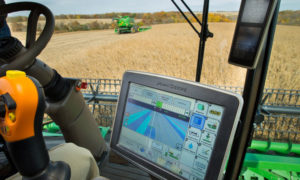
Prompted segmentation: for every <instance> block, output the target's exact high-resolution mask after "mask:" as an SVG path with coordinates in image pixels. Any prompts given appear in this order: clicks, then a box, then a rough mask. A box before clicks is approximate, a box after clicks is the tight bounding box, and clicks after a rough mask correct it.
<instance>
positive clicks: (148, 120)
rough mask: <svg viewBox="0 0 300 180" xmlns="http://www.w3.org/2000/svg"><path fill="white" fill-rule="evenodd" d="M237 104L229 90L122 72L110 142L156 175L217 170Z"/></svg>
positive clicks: (204, 174) (214, 173)
mask: <svg viewBox="0 0 300 180" xmlns="http://www.w3.org/2000/svg"><path fill="white" fill-rule="evenodd" d="M241 106H242V98H241V97H240V96H239V95H237V94H233V93H231V92H226V91H223V90H219V89H216V88H213V87H207V86H203V85H199V84H197V83H193V82H189V81H183V80H178V79H174V78H169V77H164V76H159V75H153V74H147V73H140V72H127V73H125V75H124V77H123V82H122V89H121V94H120V97H119V102H118V108H117V114H116V119H115V122H114V126H113V133H112V139H111V148H112V150H114V151H116V152H117V153H118V154H119V155H121V156H123V157H124V158H126V159H127V160H129V161H130V162H132V163H134V164H135V165H137V166H139V167H141V168H143V169H145V170H146V171H148V172H149V173H151V174H153V175H154V176H157V177H158V178H161V179H174V178H176V179H216V178H219V177H220V176H222V172H223V170H224V162H225V160H226V152H227V150H228V148H229V147H230V144H231V140H232V137H233V134H234V132H235V128H236V123H237V120H238V117H239V114H240V110H241Z"/></svg>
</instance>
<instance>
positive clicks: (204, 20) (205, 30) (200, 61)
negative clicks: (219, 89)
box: [171, 0, 214, 82]
mask: <svg viewBox="0 0 300 180" xmlns="http://www.w3.org/2000/svg"><path fill="white" fill-rule="evenodd" d="M171 1H172V3H173V4H174V5H175V7H176V8H177V9H178V10H179V12H180V13H181V14H182V16H183V17H184V19H185V20H186V21H187V22H188V23H189V24H190V26H191V27H192V28H193V30H194V31H195V32H196V33H197V35H198V36H199V38H200V43H199V52H198V63H197V72H196V79H195V81H196V82H200V78H201V71H202V64H203V57H204V50H205V42H206V40H207V38H209V37H210V38H212V37H213V36H214V34H213V33H211V32H210V31H209V30H208V24H207V18H208V9H209V0H204V5H203V14H202V23H201V22H200V20H199V19H198V17H197V16H196V15H195V13H194V12H193V11H192V10H191V8H190V7H189V6H188V5H187V4H186V3H185V1H184V0H181V2H182V4H183V5H184V6H185V7H186V8H187V9H188V11H189V12H190V13H191V14H192V16H193V17H194V18H195V19H196V21H197V22H198V24H199V25H200V26H201V32H199V31H198V30H197V29H196V28H195V26H194V25H193V24H192V23H191V21H190V20H189V19H188V17H187V16H186V15H185V14H184V12H183V11H182V10H181V8H180V7H179V6H178V5H177V3H176V2H175V1H174V0H171Z"/></svg>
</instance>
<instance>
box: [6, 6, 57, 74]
mask: <svg viewBox="0 0 300 180" xmlns="http://www.w3.org/2000/svg"><path fill="white" fill-rule="evenodd" d="M18 11H30V14H29V18H28V24H27V35H26V46H25V48H24V49H25V52H24V54H22V56H17V57H16V58H15V59H14V60H13V61H11V62H10V63H9V64H3V65H1V66H0V77H1V76H4V75H5V72H6V71H7V70H11V69H14V70H24V69H26V68H28V67H30V66H31V65H32V64H33V63H34V61H35V58H36V57H37V56H38V55H39V54H40V53H41V51H42V50H43V49H44V48H45V47H46V45H47V43H48V42H49V40H50V39H51V37H52V34H53V31H54V27H55V22H54V17H53V14H52V13H51V11H50V10H49V9H48V8H47V7H45V6H44V5H42V4H39V3H34V2H18V3H10V4H5V5H0V15H4V14H8V13H12V12H18ZM41 14H42V15H44V16H45V18H46V23H45V27H44V29H43V31H42V33H41V34H40V36H39V37H38V38H37V39H36V29H37V22H38V19H39V16H40V15H41Z"/></svg>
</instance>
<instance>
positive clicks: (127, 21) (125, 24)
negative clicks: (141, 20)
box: [113, 16, 151, 34]
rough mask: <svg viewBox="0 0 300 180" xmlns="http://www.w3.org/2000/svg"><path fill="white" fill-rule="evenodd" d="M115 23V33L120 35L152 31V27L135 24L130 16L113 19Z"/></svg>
mask: <svg viewBox="0 0 300 180" xmlns="http://www.w3.org/2000/svg"><path fill="white" fill-rule="evenodd" d="M113 21H116V23H117V25H116V28H115V33H118V34H122V33H136V32H142V31H147V30H149V29H151V26H149V27H140V26H139V25H138V24H137V23H135V22H134V18H131V17H129V16H120V17H119V18H113Z"/></svg>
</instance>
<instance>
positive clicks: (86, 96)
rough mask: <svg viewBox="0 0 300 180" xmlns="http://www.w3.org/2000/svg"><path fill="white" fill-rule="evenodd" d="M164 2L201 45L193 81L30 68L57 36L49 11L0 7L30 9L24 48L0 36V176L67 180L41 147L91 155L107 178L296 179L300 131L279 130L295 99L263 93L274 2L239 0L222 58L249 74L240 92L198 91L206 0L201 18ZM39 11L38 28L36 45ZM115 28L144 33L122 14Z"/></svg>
mask: <svg viewBox="0 0 300 180" xmlns="http://www.w3.org/2000/svg"><path fill="white" fill-rule="evenodd" d="M170 3H173V4H174V5H175V7H176V8H177V9H178V10H179V12H180V13H181V14H182V16H183V17H184V18H185V20H186V21H187V22H188V24H189V25H190V26H191V28H192V29H193V30H194V31H195V32H196V33H197V36H198V37H199V51H198V61H197V67H195V69H196V76H195V81H188V80H184V79H178V78H174V77H170V76H164V75H159V74H154V73H152V72H140V71H126V72H125V73H124V75H123V79H122V80H118V79H74V78H64V77H62V76H61V75H60V74H59V72H57V71H56V70H54V69H52V68H50V67H49V66H48V65H46V64H45V63H43V62H42V61H41V60H38V59H36V57H37V56H38V55H39V54H40V52H41V51H42V50H43V49H44V48H45V47H46V45H47V43H48V41H49V40H50V38H51V36H52V34H53V31H54V17H53V15H52V13H51V11H50V10H49V9H48V8H47V7H45V6H43V5H41V4H38V3H30V2H19V3H10V4H6V5H0V15H5V14H7V13H11V12H17V11H24V10H27V11H30V15H29V18H28V28H27V38H26V45H25V46H23V45H22V43H21V42H20V41H19V40H18V39H16V38H13V37H4V38H1V39H0V47H1V49H0V135H1V142H0V145H1V149H0V150H1V152H0V153H1V154H0V157H1V158H0V179H5V178H8V177H9V176H11V175H13V174H15V173H17V172H19V173H20V174H21V176H23V179H31V180H33V179H34V180H35V179H55V178H56V179H66V180H67V179H76V177H72V164H68V163H67V162H64V161H60V160H58V161H50V159H49V154H48V151H47V149H49V148H50V147H53V146H55V145H59V144H61V143H64V140H65V141H66V142H72V143H74V144H76V145H78V146H80V147H83V148H85V149H88V150H89V151H90V153H91V155H92V158H93V162H94V160H95V162H97V166H98V168H99V170H100V173H101V176H103V177H107V178H109V179H188V180H190V179H193V180H198V179H200V180H202V179H205V180H213V179H225V180H233V179H245V180H248V179H249V180H252V179H258V180H260V179H291V180H292V179H300V144H299V142H300V141H299V139H300V132H299V131H289V130H281V129H280V128H281V127H280V126H284V125H287V126H288V127H292V126H296V127H297V126H300V119H299V117H300V104H299V102H300V91H299V90H284V89H266V88H265V83H266V77H267V72H268V67H269V62H270V57H271V51H272V45H273V40H274V35H275V30H276V24H277V19H278V14H279V8H280V3H281V1H280V0H252V1H251V0H242V1H241V5H240V9H239V13H238V18H237V22H236V27H235V31H234V36H233V40H232V44H231V49H230V53H229V60H228V63H230V64H232V65H235V66H239V67H242V68H246V70H247V73H246V77H245V83H244V87H239V88H237V87H236V88H235V87H216V86H211V85H204V84H201V75H202V65H203V59H204V52H205V45H206V41H207V40H209V38H213V36H214V34H213V32H210V31H209V28H208V15H209V14H208V13H209V0H204V3H203V11H202V20H201V21H200V20H199V19H198V17H197V16H196V14H195V13H194V12H193V11H192V10H191V8H190V7H189V6H188V4H187V3H186V2H185V1H184V0H181V3H182V6H179V5H178V3H177V2H176V1H175V0H171V2H170ZM182 7H185V8H186V9H187V11H188V12H189V13H190V15H191V17H193V18H194V19H195V22H196V23H197V24H198V25H200V30H198V28H197V27H196V26H195V23H192V22H191V20H190V18H189V17H187V13H186V12H184V11H183V10H182ZM41 14H42V15H44V16H45V19H46V20H45V21H46V23H45V27H44V29H43V30H42V32H41V33H40V34H39V37H36V35H37V33H36V30H37V21H38V18H39V16H40V15H41ZM113 21H116V23H117V26H116V28H115V33H118V34H122V33H135V32H140V31H146V30H148V29H150V28H151V27H139V26H138V25H137V24H136V23H135V21H134V19H133V18H131V17H129V16H123V17H118V18H113ZM94 78H98V77H94ZM17 87H19V88H17ZM20 87H26V88H24V89H23V90H22V88H20ZM29 87H30V88H29ZM20 89H21V90H20ZM32 94H33V95H32ZM29 95H31V96H33V97H35V98H36V99H34V98H32V99H30V100H28V98H25V97H24V96H29ZM23 102H26V103H28V106H25V105H24V103H23ZM28 107H30V108H29V109H28ZM44 113H45V115H44ZM20 114H21V115H23V114H25V115H23V117H22V116H19V115H20ZM33 115H34V116H33ZM25 116H26V117H25ZM95 117H98V118H99V119H96V118H95ZM25 121H26V122H29V123H24V122H25ZM96 121H97V122H98V124H97V123H96ZM54 122H55V123H54ZM99 122H100V123H99ZM22 128H23V129H22ZM267 128H268V129H267ZM272 128H273V129H272ZM24 129H26V130H24ZM296 129H297V128H296ZM298 130H299V128H298ZM278 134H281V135H282V136H284V138H282V139H280V136H278ZM65 153H68V152H65ZM25 156H26V158H25ZM28 157H29V158H28ZM73 158H78V157H73ZM29 167H30V168H29ZM73 170H74V169H73ZM73 173H74V172H73ZM96 179H97V178H96ZM98 179H101V177H98Z"/></svg>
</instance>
